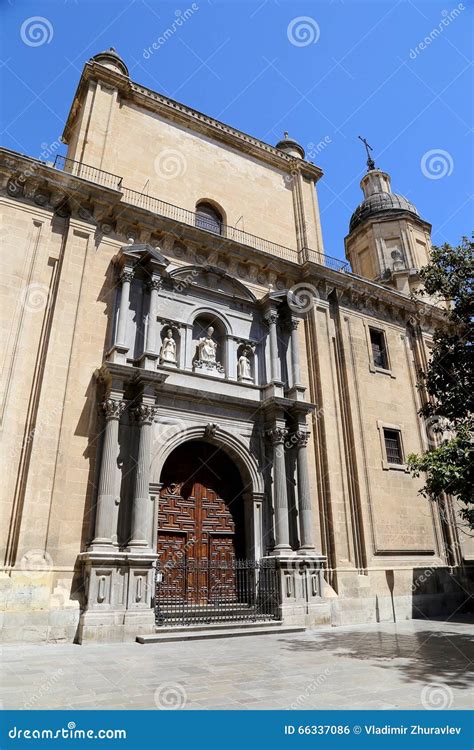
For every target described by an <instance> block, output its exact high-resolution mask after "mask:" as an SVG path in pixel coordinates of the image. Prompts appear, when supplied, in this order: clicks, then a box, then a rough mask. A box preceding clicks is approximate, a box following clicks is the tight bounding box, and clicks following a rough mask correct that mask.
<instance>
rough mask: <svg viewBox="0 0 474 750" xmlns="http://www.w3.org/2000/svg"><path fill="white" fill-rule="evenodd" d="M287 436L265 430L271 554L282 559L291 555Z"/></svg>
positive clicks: (279, 430)
mask: <svg viewBox="0 0 474 750" xmlns="http://www.w3.org/2000/svg"><path fill="white" fill-rule="evenodd" d="M287 434H288V430H286V429H284V428H283V427H272V428H271V429H269V430H267V437H268V439H269V440H270V443H271V444H272V448H273V509H274V528H275V547H274V549H273V551H272V553H271V554H272V555H278V556H284V557H287V556H288V555H292V554H293V550H292V549H291V547H290V526H289V516H288V494H287V489H286V467H285V438H286V436H287Z"/></svg>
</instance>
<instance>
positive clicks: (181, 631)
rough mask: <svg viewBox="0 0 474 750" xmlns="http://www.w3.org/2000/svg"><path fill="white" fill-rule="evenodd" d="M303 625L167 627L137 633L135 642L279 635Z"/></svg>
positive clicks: (169, 641)
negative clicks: (162, 629)
mask: <svg viewBox="0 0 474 750" xmlns="http://www.w3.org/2000/svg"><path fill="white" fill-rule="evenodd" d="M305 630H306V628H305V627H304V626H302V625H301V626H299V625H282V624H281V623H265V624H262V625H255V624H254V623H228V624H226V625H218V626H212V625H208V626H207V627H206V628H205V629H201V628H200V626H198V627H196V626H189V627H176V628H167V629H166V632H162V631H161V628H159V632H157V633H155V634H154V635H138V636H137V638H136V640H137V643H141V644H142V645H146V644H149V643H171V642H173V641H199V640H208V639H211V638H237V637H242V636H250V635H281V634H283V633H284V634H288V633H303V632H304V631H305Z"/></svg>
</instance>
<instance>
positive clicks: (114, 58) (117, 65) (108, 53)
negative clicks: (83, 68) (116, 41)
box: [91, 47, 129, 76]
mask: <svg viewBox="0 0 474 750" xmlns="http://www.w3.org/2000/svg"><path fill="white" fill-rule="evenodd" d="M91 60H93V61H94V62H98V63H100V64H101V65H105V67H106V68H111V69H112V70H116V71H117V72H118V73H122V75H124V76H128V74H129V73H128V68H127V66H126V65H125V63H124V61H123V60H122V58H121V57H120V55H119V54H118V52H117V51H116V50H115V48H114V47H110V48H109V49H107V50H104V51H103V52H99V53H98V54H97V55H94V56H93V57H91Z"/></svg>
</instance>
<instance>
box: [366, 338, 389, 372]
mask: <svg viewBox="0 0 474 750" xmlns="http://www.w3.org/2000/svg"><path fill="white" fill-rule="evenodd" d="M369 330H370V344H371V346H372V361H373V363H374V366H375V367H380V368H381V369H383V370H388V356H387V345H386V343H385V334H384V332H383V331H378V330H377V329H376V328H370V329H369Z"/></svg>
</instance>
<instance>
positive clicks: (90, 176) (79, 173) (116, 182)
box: [54, 154, 122, 190]
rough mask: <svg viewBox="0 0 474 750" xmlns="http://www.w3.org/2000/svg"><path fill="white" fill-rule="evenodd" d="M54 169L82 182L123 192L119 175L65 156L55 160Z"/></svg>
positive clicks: (57, 157)
mask: <svg viewBox="0 0 474 750" xmlns="http://www.w3.org/2000/svg"><path fill="white" fill-rule="evenodd" d="M54 168H55V169H59V170H61V171H62V172H66V173H67V174H71V175H73V176H74V177H80V178H81V180H87V181H88V182H94V183H95V184H96V185H102V186H103V187H107V188H112V190H121V188H122V178H121V177H119V175H116V174H112V173H111V172H104V170H103V169H97V168H96V167H91V166H89V165H88V164H83V163H82V162H80V161H74V160H73V159H67V158H66V157H65V156H59V154H58V156H56V159H55V160H54Z"/></svg>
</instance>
